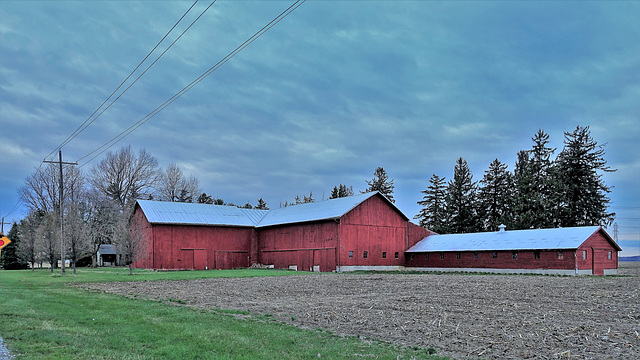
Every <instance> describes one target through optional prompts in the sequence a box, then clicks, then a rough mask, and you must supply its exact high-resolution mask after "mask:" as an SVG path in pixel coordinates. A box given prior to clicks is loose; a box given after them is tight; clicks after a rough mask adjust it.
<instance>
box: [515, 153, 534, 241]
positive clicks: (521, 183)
mask: <svg viewBox="0 0 640 360" xmlns="http://www.w3.org/2000/svg"><path fill="white" fill-rule="evenodd" d="M530 167H531V166H530V163H529V153H528V152H527V151H525V150H521V151H519V152H518V160H517V161H516V166H515V169H514V172H513V173H514V174H513V177H514V187H515V194H514V201H515V204H514V209H513V210H514V229H531V228H533V227H534V223H535V220H534V218H535V215H534V214H533V208H534V205H533V200H532V198H531V197H530V196H529V195H530V194H531V193H532V192H533V190H532V189H533V177H532V174H531V170H530Z"/></svg>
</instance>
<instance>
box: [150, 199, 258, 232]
mask: <svg viewBox="0 0 640 360" xmlns="http://www.w3.org/2000/svg"><path fill="white" fill-rule="evenodd" d="M138 205H140V208H142V211H143V212H144V214H145V216H146V217H147V220H148V221H149V222H150V223H152V224H175V225H225V226H252V227H253V226H255V225H256V224H257V223H258V222H259V221H260V220H261V219H262V218H263V217H264V216H265V215H266V214H267V212H268V211H269V210H257V209H240V208H237V207H235V206H224V205H209V204H192V203H180V202H167V201H151V200H138Z"/></svg>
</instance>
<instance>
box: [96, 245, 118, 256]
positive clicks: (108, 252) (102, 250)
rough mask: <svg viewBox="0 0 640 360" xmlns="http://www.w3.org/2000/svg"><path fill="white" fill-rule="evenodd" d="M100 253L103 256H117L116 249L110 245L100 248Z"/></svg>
mask: <svg viewBox="0 0 640 360" xmlns="http://www.w3.org/2000/svg"><path fill="white" fill-rule="evenodd" d="M98 252H99V253H100V254H102V255H116V247H115V246H113V245H109V244H102V245H100V247H99V248H98Z"/></svg>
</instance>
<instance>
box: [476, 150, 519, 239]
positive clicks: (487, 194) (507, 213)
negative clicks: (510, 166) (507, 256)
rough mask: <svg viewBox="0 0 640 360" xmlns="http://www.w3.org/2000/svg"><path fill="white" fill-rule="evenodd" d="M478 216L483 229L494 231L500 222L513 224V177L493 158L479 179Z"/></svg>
mask: <svg viewBox="0 0 640 360" xmlns="http://www.w3.org/2000/svg"><path fill="white" fill-rule="evenodd" d="M480 183H481V184H482V185H481V186H480V189H479V193H478V198H479V205H478V216H479V218H480V219H481V221H482V222H483V230H485V231H494V230H497V229H498V226H499V225H501V224H504V225H506V226H507V227H509V228H511V227H512V225H513V215H512V207H513V177H512V176H511V173H509V172H508V171H507V165H506V164H503V163H502V162H500V161H499V160H498V159H495V160H493V162H492V163H491V164H490V165H489V169H488V170H486V171H485V172H484V177H483V178H482V180H480Z"/></svg>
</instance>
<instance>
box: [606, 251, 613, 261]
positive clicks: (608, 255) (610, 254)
mask: <svg viewBox="0 0 640 360" xmlns="http://www.w3.org/2000/svg"><path fill="white" fill-rule="evenodd" d="M611 257H612V253H611V251H609V252H608V253H607V259H609V260H611Z"/></svg>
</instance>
